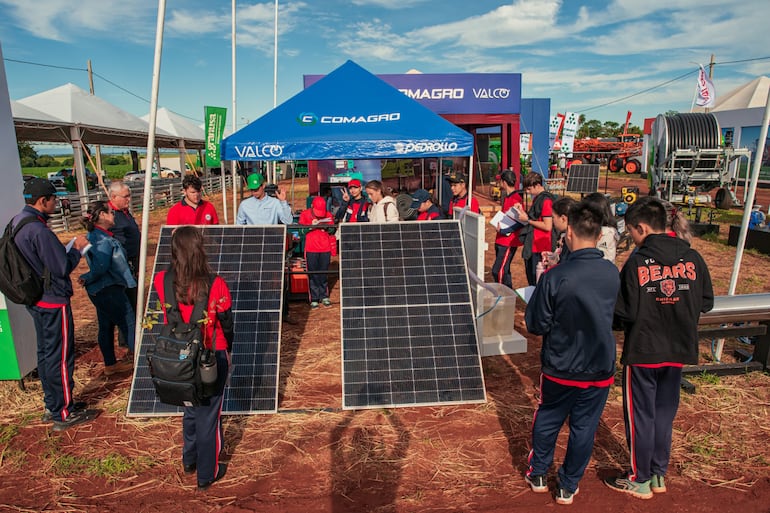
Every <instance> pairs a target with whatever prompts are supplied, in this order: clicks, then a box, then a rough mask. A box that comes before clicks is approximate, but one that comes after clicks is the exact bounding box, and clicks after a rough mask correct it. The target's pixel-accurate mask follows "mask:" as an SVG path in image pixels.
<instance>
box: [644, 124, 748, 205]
mask: <svg viewBox="0 0 770 513" xmlns="http://www.w3.org/2000/svg"><path fill="white" fill-rule="evenodd" d="M652 140H653V155H652V164H651V166H650V171H649V175H650V176H649V183H650V191H651V193H653V194H656V195H657V196H659V197H661V198H663V199H666V200H668V201H670V202H671V203H675V204H678V205H683V206H688V207H691V208H692V207H696V208H697V210H698V217H699V214H700V207H709V206H711V205H712V201H713V206H715V207H716V208H730V207H731V206H733V205H735V206H740V205H741V201H740V200H739V199H738V197H737V196H736V194H735V189H736V185H737V181H738V180H737V177H738V169H739V168H740V159H741V158H745V159H746V161H747V164H746V169H750V168H751V151H750V150H748V149H746V148H733V147H732V141H731V140H728V141H723V140H722V132H721V130H720V128H719V122H718V121H717V118H716V117H715V116H714V115H713V114H709V113H690V114H675V115H673V116H665V115H662V114H661V115H659V116H658V117H657V118H656V119H655V122H654V123H653V125H652ZM714 189H716V192H715V194H714V197H713V199H712V197H711V194H710V191H712V190H714Z"/></svg>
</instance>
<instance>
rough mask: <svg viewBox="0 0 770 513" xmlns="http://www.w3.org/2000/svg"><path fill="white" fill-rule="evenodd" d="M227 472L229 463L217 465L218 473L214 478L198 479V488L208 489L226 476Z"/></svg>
mask: <svg viewBox="0 0 770 513" xmlns="http://www.w3.org/2000/svg"><path fill="white" fill-rule="evenodd" d="M225 472H227V465H225V464H223V463H220V464H219V467H217V475H216V476H214V479H212V480H211V481H198V490H200V491H204V490H208V489H209V487H210V486H211V485H213V484H214V483H216V482H217V481H219V480H220V479H222V478H223V477H225Z"/></svg>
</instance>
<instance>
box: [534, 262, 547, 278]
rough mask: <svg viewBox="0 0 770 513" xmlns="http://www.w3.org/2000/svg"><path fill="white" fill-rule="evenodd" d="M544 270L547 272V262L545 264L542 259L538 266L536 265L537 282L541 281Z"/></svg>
mask: <svg viewBox="0 0 770 513" xmlns="http://www.w3.org/2000/svg"><path fill="white" fill-rule="evenodd" d="M543 272H545V264H543V261H542V260H541V261H539V262H538V263H537V267H535V283H537V282H539V281H540V277H541V276H542V275H543Z"/></svg>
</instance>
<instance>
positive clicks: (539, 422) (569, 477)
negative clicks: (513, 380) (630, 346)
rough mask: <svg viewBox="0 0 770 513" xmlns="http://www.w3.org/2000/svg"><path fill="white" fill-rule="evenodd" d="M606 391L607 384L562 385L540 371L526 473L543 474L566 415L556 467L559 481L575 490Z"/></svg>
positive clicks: (606, 394) (589, 450)
mask: <svg viewBox="0 0 770 513" xmlns="http://www.w3.org/2000/svg"><path fill="white" fill-rule="evenodd" d="M609 391H610V389H609V387H588V388H578V387H571V386H566V385H562V384H559V383H556V382H554V381H551V380H550V379H548V378H546V377H544V376H543V375H542V374H541V375H540V404H539V406H538V408H537V411H535V419H534V421H533V423H532V450H531V451H530V453H529V468H528V469H527V475H532V476H543V475H545V474H546V473H547V472H548V469H549V468H550V466H551V463H553V453H554V449H555V447H556V439H557V438H558V436H559V431H560V430H561V427H562V425H563V424H564V421H565V420H567V417H569V441H568V442H567V453H566V455H565V456H564V463H562V466H561V467H560V468H559V484H560V486H561V487H562V488H564V489H566V490H568V491H570V492H574V491H575V490H577V487H578V483H579V482H580V478H582V477H583V472H585V469H586V466H588V462H589V461H590V460H591V453H592V452H593V447H594V435H595V434H596V428H597V427H598V426H599V420H600V419H601V417H602V411H604V404H605V403H606V402H607V396H608V395H609Z"/></svg>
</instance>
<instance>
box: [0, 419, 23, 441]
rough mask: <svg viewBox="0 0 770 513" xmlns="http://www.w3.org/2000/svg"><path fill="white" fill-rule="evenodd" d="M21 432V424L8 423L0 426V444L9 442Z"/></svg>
mask: <svg viewBox="0 0 770 513" xmlns="http://www.w3.org/2000/svg"><path fill="white" fill-rule="evenodd" d="M18 434H19V426H17V425H10V424H6V425H5V426H3V427H2V428H0V445H1V444H7V443H8V442H10V441H11V439H12V438H13V437H14V436H16V435H18Z"/></svg>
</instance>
